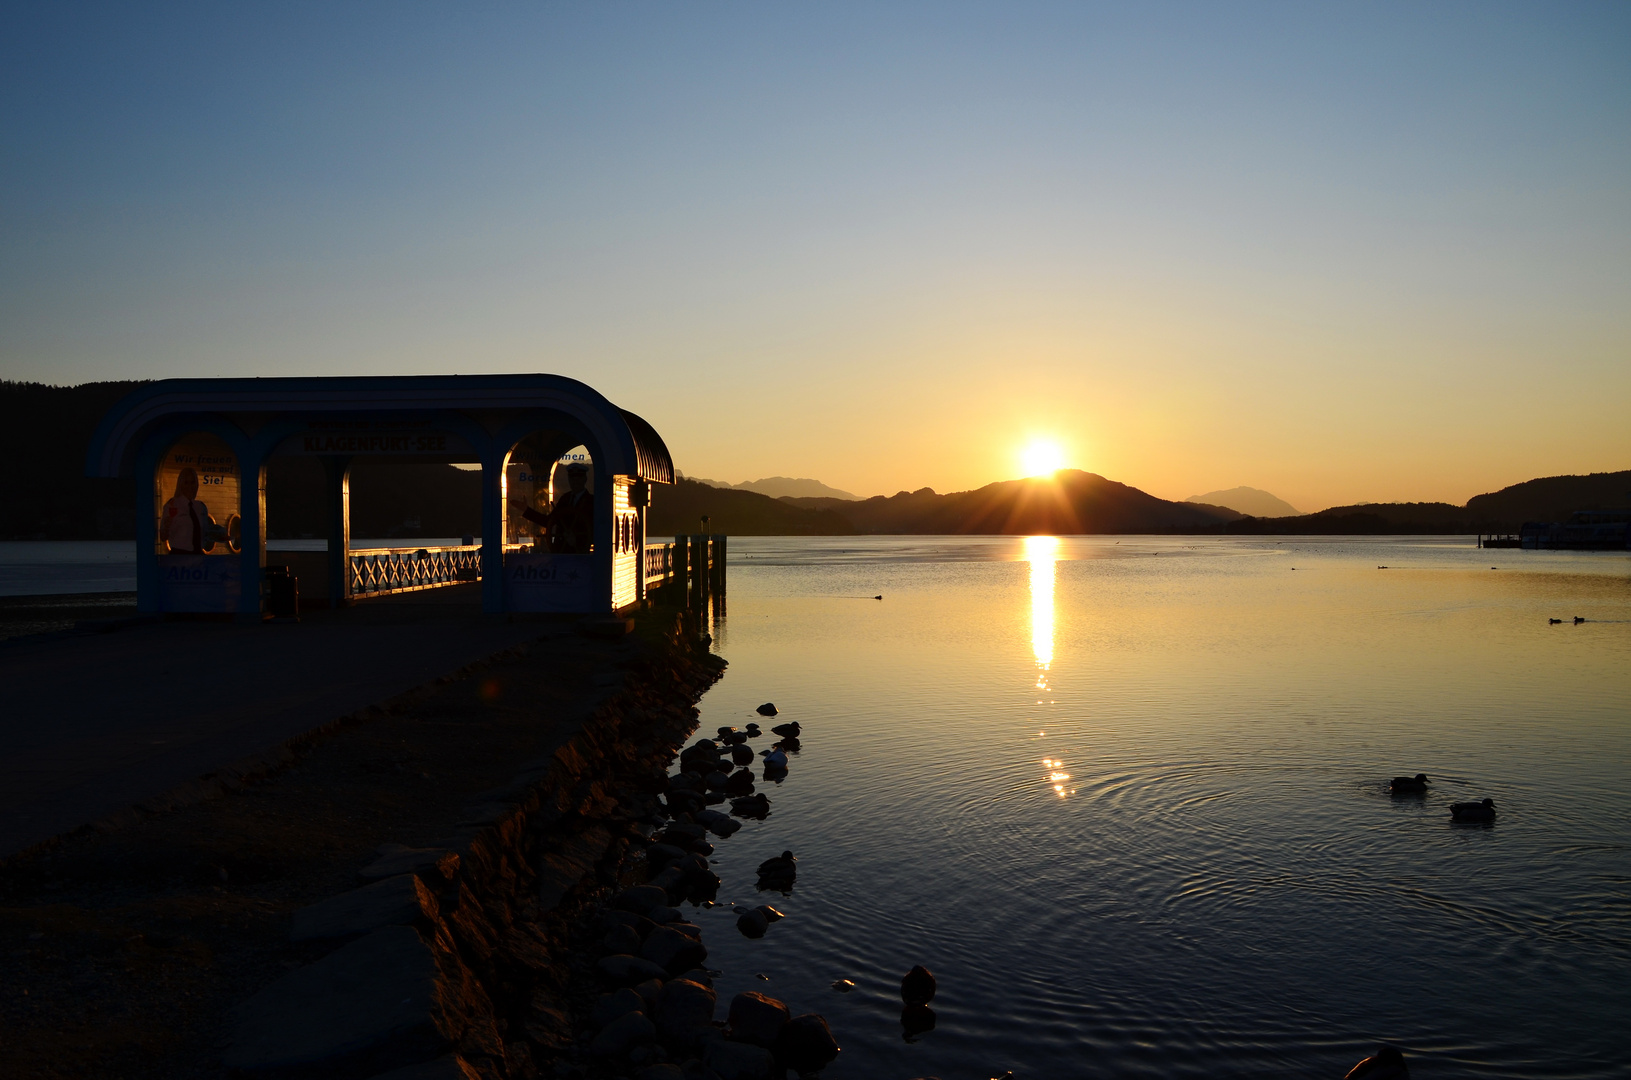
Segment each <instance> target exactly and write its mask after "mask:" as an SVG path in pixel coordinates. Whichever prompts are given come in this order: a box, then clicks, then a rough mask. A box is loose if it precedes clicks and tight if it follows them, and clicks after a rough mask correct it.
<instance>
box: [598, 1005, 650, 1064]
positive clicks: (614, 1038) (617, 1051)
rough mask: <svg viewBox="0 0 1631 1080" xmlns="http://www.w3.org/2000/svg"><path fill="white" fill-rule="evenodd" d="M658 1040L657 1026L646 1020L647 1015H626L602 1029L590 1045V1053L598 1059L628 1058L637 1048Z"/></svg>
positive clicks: (633, 1013) (632, 1013)
mask: <svg viewBox="0 0 1631 1080" xmlns="http://www.w3.org/2000/svg"><path fill="white" fill-rule="evenodd" d="M656 1038H657V1028H656V1025H654V1024H653V1023H652V1022H651V1021H650V1020H648V1019H646V1014H645V1013H640V1012H631V1013H624V1014H623V1015H622V1016H620V1017H618V1018H617V1019H616V1020H613V1021H612V1022H611V1023H609V1024H607V1025H606V1026H605V1027H603V1028H601V1029H600V1032H599V1033H598V1034H597V1035H596V1036H595V1038H594V1041H593V1042H591V1043H590V1044H589V1052H590V1053H591V1054H593V1055H595V1056H596V1057H617V1058H620V1057H627V1056H628V1054H629V1051H631V1050H633V1049H634V1048H635V1047H638V1046H644V1045H646V1044H647V1043H650V1042H651V1041H653V1040H654V1039H656Z"/></svg>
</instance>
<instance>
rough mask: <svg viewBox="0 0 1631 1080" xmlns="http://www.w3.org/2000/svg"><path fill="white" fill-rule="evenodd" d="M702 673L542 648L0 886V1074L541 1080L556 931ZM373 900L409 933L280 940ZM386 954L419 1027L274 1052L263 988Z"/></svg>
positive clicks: (703, 655)
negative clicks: (379, 898)
mask: <svg viewBox="0 0 1631 1080" xmlns="http://www.w3.org/2000/svg"><path fill="white" fill-rule="evenodd" d="M722 668H723V661H721V660H719V659H718V658H717V657H714V656H713V655H712V654H710V653H708V652H707V651H706V648H705V647H704V646H703V645H702V644H701V637H700V629H699V628H698V627H697V626H696V625H695V619H694V616H690V615H688V614H682V613H678V612H674V611H672V610H664V609H656V610H653V611H650V612H646V613H642V614H641V615H640V616H639V617H638V619H637V628H636V631H635V633H634V634H633V635H631V636H630V637H629V638H626V639H624V640H623V641H621V642H617V643H613V642H606V641H594V640H589V639H586V638H583V637H582V636H580V635H578V634H575V633H574V632H573V631H572V629H571V628H570V627H550V628H548V630H545V631H543V632H541V633H540V635H539V636H538V637H537V638H536V639H534V640H533V641H531V642H529V643H527V644H524V645H520V646H517V647H515V648H512V649H509V650H505V651H503V652H500V653H499V654H497V655H495V656H493V657H490V658H489V659H487V660H484V661H480V662H477V663H475V664H472V665H469V666H468V667H467V668H465V669H464V670H462V671H460V672H458V673H455V674H453V675H449V676H444V677H442V678H440V679H437V680H435V681H434V682H432V683H430V684H427V685H425V686H422V687H419V688H417V689H415V690H412V691H409V692H408V693H405V694H402V695H398V696H397V697H394V698H392V699H390V700H388V701H386V702H382V703H380V704H378V705H376V706H373V707H371V708H369V709H364V710H361V711H360V712H358V713H356V714H352V715H349V716H347V717H344V718H341V719H339V720H335V721H331V722H329V723H327V724H325V725H322V726H321V727H319V728H316V729H314V730H313V731H311V732H308V733H306V734H305V735H302V736H299V737H297V738H296V739H293V740H290V741H289V742H287V743H285V744H283V745H282V746H280V747H277V748H275V749H274V750H272V751H268V752H267V753H265V754H262V755H257V756H256V759H254V760H252V761H248V762H240V763H239V764H237V765H235V766H233V767H230V768H227V769H222V770H218V771H217V774H216V775H214V776H212V777H209V778H207V779H206V780H202V781H199V782H198V783H197V784H196V785H184V786H183V789H180V790H177V791H174V792H171V793H169V794H168V795H167V796H165V797H164V798H161V799H158V800H150V801H149V803H148V804H147V805H145V806H144V807H143V808H130V809H129V810H127V811H125V812H123V813H121V814H119V815H115V819H116V820H109V821H104V822H101V823H99V825H98V826H96V827H86V828H81V829H78V830H75V831H74V832H72V833H70V834H67V835H65V836H61V837H58V838H56V839H55V840H53V841H50V842H48V843H46V844H43V845H37V846H35V847H34V848H32V849H30V850H29V851H26V852H23V853H20V854H18V855H16V856H13V857H11V858H9V859H7V860H5V861H4V862H0V941H4V943H5V944H6V945H7V946H8V948H7V949H6V951H5V954H4V959H0V972H3V973H4V974H3V975H0V979H3V980H4V983H5V984H6V985H8V986H11V987H14V988H16V989H17V992H15V993H13V994H12V995H8V997H7V998H6V999H5V1000H4V1004H3V1006H0V1008H3V1010H4V1012H3V1014H0V1021H3V1025H4V1027H5V1029H6V1030H7V1032H8V1038H7V1040H6V1042H5V1045H4V1046H3V1047H0V1071H5V1072H8V1073H10V1074H12V1075H33V1076H41V1077H70V1076H83V1075H90V1074H92V1073H98V1072H101V1073H112V1074H117V1075H121V1076H132V1077H149V1076H151V1077H155V1078H157V1077H165V1078H183V1077H194V1076H198V1077H202V1076H218V1075H221V1074H222V1073H223V1071H225V1068H224V1060H225V1059H231V1060H232V1062H233V1068H235V1069H236V1070H239V1071H241V1072H242V1074H244V1075H256V1076H267V1077H271V1076H278V1075H292V1074H294V1073H299V1074H300V1075H305V1076H312V1077H335V1078H339V1077H358V1078H360V1077H366V1076H371V1075H375V1074H377V1073H379V1072H383V1071H387V1070H388V1069H390V1068H395V1067H401V1066H406V1065H413V1064H415V1062H416V1061H425V1060H436V1059H441V1061H442V1063H441V1065H439V1066H438V1068H441V1069H442V1070H443V1072H441V1073H438V1074H437V1075H447V1076H453V1075H457V1070H456V1071H455V1072H447V1071H446V1070H447V1069H452V1068H454V1067H455V1065H457V1069H460V1070H464V1071H465V1073H466V1074H469V1073H473V1074H474V1075H478V1076H482V1077H484V1078H488V1080H510V1078H512V1077H531V1076H536V1075H550V1074H551V1073H550V1071H549V1068H547V1067H545V1066H548V1065H549V1064H550V1063H551V1062H552V1061H553V1059H554V1058H555V1057H556V1056H558V1055H559V1054H560V1053H562V1052H564V1051H565V1050H566V1049H567V1048H569V1047H570V1046H571V1045H572V1044H573V1029H572V1021H571V1019H570V1015H571V1013H572V1012H573V1011H574V1009H573V1007H572V1006H571V1004H570V1003H569V1002H567V1001H565V1000H564V999H562V998H561V997H560V995H561V994H562V993H563V992H565V991H566V990H567V988H568V986H569V985H570V984H571V972H570V968H569V966H568V958H569V957H570V955H571V949H569V948H568V947H567V939H568V937H569V935H570V933H571V919H572V918H573V917H574V916H573V912H575V911H579V910H580V909H582V908H583V906H584V905H585V904H586V903H589V902H590V897H591V896H592V895H593V894H594V893H596V892H597V891H602V890H604V889H606V888H608V887H609V886H610V884H612V883H615V873H616V870H617V868H618V867H619V865H620V864H621V862H622V860H623V857H624V855H625V854H626V853H627V852H628V850H629V847H630V844H631V843H632V842H634V841H635V838H636V837H637V836H638V835H640V834H639V830H638V829H637V828H636V827H635V824H636V823H637V822H639V821H641V820H643V819H645V818H647V817H650V816H651V815H652V814H653V813H654V812H655V811H656V808H657V801H656V790H658V788H659V787H660V782H659V781H658V780H657V779H656V776H658V775H661V774H664V773H666V767H667V764H668V762H669V761H670V760H672V756H673V753H674V752H675V751H677V749H678V748H679V745H680V744H681V742H682V741H683V739H684V738H685V737H686V736H687V735H688V734H689V733H690V732H691V731H692V730H694V728H695V724H696V715H697V713H696V709H695V702H696V701H697V700H698V699H699V698H700V696H701V694H702V693H703V692H704V691H705V690H706V689H707V688H708V686H710V685H712V683H713V682H714V681H715V680H716V679H717V678H718V677H719V674H720V672H721V670H722ZM370 880H373V881H374V882H376V884H375V885H372V886H370V885H368V881H370ZM387 882H394V883H395V885H386V886H385V891H389V890H390V889H392V888H396V889H398V890H399V891H400V889H401V888H406V887H407V886H408V885H409V884H410V883H411V884H412V886H413V891H414V892H415V894H416V895H417V897H418V901H417V907H416V908H415V912H416V913H414V914H412V916H411V917H408V918H404V914H403V913H404V910H405V909H404V908H403V906H402V904H401V903H400V902H398V903H397V905H396V909H395V913H394V914H387V915H386V916H378V915H377V913H376V917H383V918H385V919H386V922H385V923H383V924H381V925H378V926H375V927H371V928H368V929H367V932H363V930H362V927H361V926H360V925H354V926H352V927H351V928H350V930H349V931H347V932H343V933H339V934H327V932H324V933H325V936H321V937H308V938H307V939H306V940H301V941H291V940H289V932H290V928H291V926H293V925H295V924H296V923H297V922H300V921H301V919H304V920H305V922H306V923H310V921H311V918H312V917H313V916H311V914H310V911H311V910H312V909H314V908H321V907H322V906H323V904H324V903H325V902H329V903H330V904H331V907H332V903H333V901H334V900H335V898H337V897H342V896H352V897H355V895H358V894H360V893H363V892H367V891H368V889H369V888H374V889H376V891H377V890H378V888H379V885H380V884H381V883H387ZM379 895H382V894H379ZM397 900H398V901H400V900H401V897H400V896H398V898H397ZM551 901H553V902H551ZM340 906H342V907H343V906H344V903H342V904H341V905H340ZM303 910H304V911H307V913H308V914H307V915H306V916H297V915H296V913H297V912H301V911H303ZM366 921H367V919H366V918H365V919H364V922H366ZM405 928H407V929H405ZM331 929H332V928H331ZM410 930H411V932H410ZM382 935H383V936H382ZM410 938H411V941H410V940H408V939H410ZM387 939H390V940H391V941H394V943H395V944H394V945H392V948H394V949H395V950H396V952H394V953H392V954H391V955H392V956H393V957H394V958H395V960H396V961H401V962H403V963H407V964H408V965H409V967H410V968H411V967H412V966H413V964H415V963H418V964H419V965H420V966H419V968H417V969H415V970H418V971H419V974H420V976H424V974H425V970H427V969H425V967H424V965H425V964H426V963H429V964H431V965H432V969H433V970H434V972H435V975H434V977H430V978H429V979H428V980H427V979H425V978H423V977H421V978H420V980H419V981H420V983H421V984H422V986H421V988H422V989H424V991H425V993H424V995H423V1003H424V1004H425V1005H426V1008H425V1009H422V1010H421V1012H423V1014H424V1015H422V1016H419V1017H418V1018H417V1019H412V1018H410V1019H411V1022H406V1023H405V1024H404V1023H397V1024H396V1026H395V1027H388V1028H387V1029H385V1030H384V1032H383V1034H381V1032H379V1031H376V1032H375V1033H374V1036H375V1037H372V1038H370V1037H368V1036H367V1035H366V1032H364V1033H363V1034H362V1035H361V1036H359V1034H358V1030H361V1029H358V1030H353V1031H351V1032H350V1033H349V1034H347V1033H346V1032H343V1031H331V1032H330V1034H331V1035H332V1039H331V1045H328V1046H327V1048H326V1049H325V1046H324V1045H323V1044H322V1042H321V1039H319V1038H318V1037H317V1035H314V1034H312V1030H313V1025H312V1023H310V1022H295V1019H293V1018H290V1017H288V1016H285V1017H284V1030H282V1031H281V1033H279V1028H278V1023H279V1021H278V1020H277V1017H278V1015H280V1014H279V1013H278V1009H277V1008H276V1007H274V1006H275V1004H276V1001H277V1000H278V992H277V987H278V985H279V984H280V982H282V981H284V980H288V979H295V981H296V982H297V983H298V982H299V981H300V979H299V977H301V976H302V975H303V974H304V977H306V978H308V979H309V978H314V977H315V978H319V981H320V980H321V977H322V972H324V971H325V970H328V969H332V968H335V967H336V965H339V966H341V967H343V966H344V965H345V963H346V961H345V955H346V954H348V953H356V952H357V950H358V949H359V947H363V946H367V943H370V942H373V943H374V945H373V946H367V947H369V948H372V947H374V946H381V947H383V946H382V945H381V943H386V944H389V943H390V942H389V941H388V940H387ZM364 951H366V949H364ZM336 958H338V959H336ZM376 959H377V958H376ZM371 967H373V968H374V969H377V970H385V969H390V963H388V962H380V963H375V964H373V965H371ZM313 973H316V974H315V975H314V974H313ZM410 981H411V980H410ZM398 989H399V986H398V985H395V984H393V985H391V986H390V987H389V989H388V991H387V992H388V993H390V994H392V995H394V994H395V993H396V991H397V990H398ZM257 995H259V996H257ZM266 995H271V996H270V997H267V996H266ZM298 996H299V997H303V998H305V999H310V997H311V995H310V994H309V993H303V994H301V995H298ZM364 996H366V995H364ZM353 997H355V994H353ZM251 1001H258V1002H259V1004H258V1005H251V1006H246V1003H247V1002H251ZM285 1004H287V1002H285ZM576 1011H579V1012H581V1009H579V1010H576ZM352 1019H353V1020H356V1017H353V1018H352ZM397 1019H398V1020H401V1019H402V1018H401V1017H398V1018H397ZM358 1023H362V1022H361V1021H358ZM393 1023H394V1021H393ZM257 1024H259V1025H260V1026H259V1027H256V1025H257ZM291 1024H292V1025H293V1026H290V1025H291ZM317 1026H318V1027H321V1026H322V1025H321V1024H319V1025H317ZM329 1026H330V1028H332V1027H333V1025H332V1024H330V1025H329ZM342 1026H343V1025H342ZM353 1026H354V1027H356V1025H355V1024H354V1025H353ZM362 1027H364V1028H366V1027H367V1024H366V1023H362ZM399 1029H400V1030H399ZM257 1031H259V1032H261V1035H260V1036H257V1035H256V1034H255V1032H257ZM267 1032H271V1033H272V1034H270V1035H268V1034H267ZM302 1032H304V1033H305V1034H300V1033H302ZM257 1038H258V1040H259V1041H257ZM359 1038H360V1039H361V1041H360V1042H359ZM314 1040H316V1041H314ZM257 1046H259V1047H261V1048H262V1050H267V1048H270V1051H269V1053H270V1057H266V1056H264V1055H263V1056H262V1057H261V1058H257V1057H256V1054H257V1053H258V1052H259V1051H257V1050H256V1049H255V1048H256V1047H257ZM300 1047H303V1048H304V1049H299V1048H300ZM453 1051H456V1052H457V1053H458V1054H460V1055H461V1059H462V1064H460V1063H459V1062H455V1061H454V1060H453V1059H451V1058H448V1057H447V1054H448V1053H449V1052H453ZM223 1053H224V1056H223ZM280 1054H281V1055H282V1057H279V1055H280ZM290 1054H294V1055H295V1057H296V1058H298V1057H299V1056H300V1054H304V1055H305V1058H304V1059H302V1060H295V1059H294V1058H290V1056H289V1055H290ZM540 1069H542V1072H540ZM425 1075H427V1076H428V1075H431V1074H429V1073H427V1074H425Z"/></svg>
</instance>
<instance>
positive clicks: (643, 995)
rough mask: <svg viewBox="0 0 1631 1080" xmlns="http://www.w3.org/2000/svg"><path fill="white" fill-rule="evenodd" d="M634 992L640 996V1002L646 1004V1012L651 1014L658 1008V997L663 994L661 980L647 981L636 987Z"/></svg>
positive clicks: (637, 984)
mask: <svg viewBox="0 0 1631 1080" xmlns="http://www.w3.org/2000/svg"><path fill="white" fill-rule="evenodd" d="M634 992H635V993H636V994H639V995H640V1000H641V1001H644V1002H645V1003H646V1012H647V1014H649V1013H650V1012H651V1010H652V1009H654V1008H656V1007H657V997H658V995H660V994H661V993H662V992H663V981H662V980H661V979H647V980H646V981H645V982H643V983H636V984H635V985H634Z"/></svg>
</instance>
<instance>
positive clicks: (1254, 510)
mask: <svg viewBox="0 0 1631 1080" xmlns="http://www.w3.org/2000/svg"><path fill="white" fill-rule="evenodd" d="M1184 501H1185V502H1192V503H1206V504H1207V505H1209V506H1227V507H1228V508H1229V509H1231V510H1236V511H1239V512H1240V513H1242V514H1250V515H1251V516H1252V517H1295V516H1296V515H1298V514H1301V513H1302V511H1301V510H1299V509H1297V508H1296V507H1295V506H1292V505H1291V504H1290V503H1288V502H1286V501H1285V500H1284V499H1281V498H1278V497H1276V496H1274V495H1270V494H1269V493H1268V492H1266V491H1262V490H1260V489H1258V488H1254V487H1237V488H1230V489H1229V490H1228V491H1209V492H1207V493H1206V494H1205V495H1191V496H1190V497H1189V498H1187V499H1185V500H1184Z"/></svg>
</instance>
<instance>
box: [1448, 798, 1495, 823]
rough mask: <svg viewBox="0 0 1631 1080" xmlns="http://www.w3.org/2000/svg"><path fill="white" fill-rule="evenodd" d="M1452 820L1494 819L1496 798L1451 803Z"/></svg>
mask: <svg viewBox="0 0 1631 1080" xmlns="http://www.w3.org/2000/svg"><path fill="white" fill-rule="evenodd" d="M1450 820H1451V821H1494V820H1495V800H1494V799H1485V800H1484V801H1483V802H1458V803H1451V804H1450Z"/></svg>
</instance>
